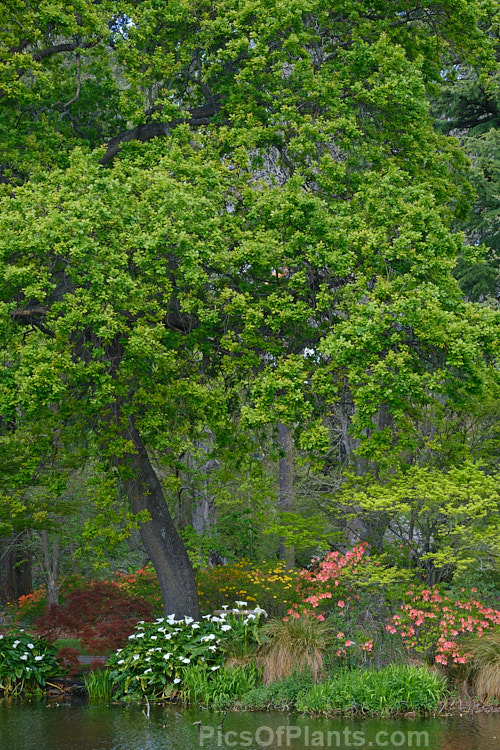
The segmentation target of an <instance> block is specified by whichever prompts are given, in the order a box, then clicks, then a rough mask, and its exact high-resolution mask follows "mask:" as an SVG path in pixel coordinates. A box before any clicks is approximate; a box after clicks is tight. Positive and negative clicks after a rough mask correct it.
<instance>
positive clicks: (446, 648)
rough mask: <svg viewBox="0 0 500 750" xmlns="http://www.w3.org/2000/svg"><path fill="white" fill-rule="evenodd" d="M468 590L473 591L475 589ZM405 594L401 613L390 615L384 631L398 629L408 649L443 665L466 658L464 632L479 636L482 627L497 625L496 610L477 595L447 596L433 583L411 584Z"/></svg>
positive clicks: (468, 655)
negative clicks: (459, 598)
mask: <svg viewBox="0 0 500 750" xmlns="http://www.w3.org/2000/svg"><path fill="white" fill-rule="evenodd" d="M464 593H465V591H464ZM471 593H476V589H472V590H471ZM406 596H407V601H405V602H404V603H403V604H402V605H401V614H399V613H398V614H395V615H394V616H393V617H392V620H391V622H390V623H389V624H388V625H387V626H386V629H387V631H388V632H389V633H398V634H399V635H400V636H401V638H402V640H403V643H404V644H405V646H406V648H407V649H408V650H412V651H416V652H417V653H421V654H423V655H424V656H425V657H426V658H427V659H429V660H434V661H435V662H437V663H438V664H442V665H443V666H452V665H454V664H465V663H466V662H467V660H468V658H469V657H470V653H469V651H468V649H467V641H466V639H465V638H464V636H467V635H471V634H475V635H478V636H481V635H482V634H483V632H484V631H485V630H488V629H490V628H492V627H494V626H495V625H500V611H499V610H498V609H493V608H492V607H486V606H484V605H483V604H481V602H479V601H478V600H477V599H471V600H467V601H462V600H458V599H455V598H450V597H448V596H446V595H445V594H444V593H442V592H441V591H440V590H439V589H438V588H437V587H434V588H416V587H412V588H410V589H409V591H407V592H406Z"/></svg>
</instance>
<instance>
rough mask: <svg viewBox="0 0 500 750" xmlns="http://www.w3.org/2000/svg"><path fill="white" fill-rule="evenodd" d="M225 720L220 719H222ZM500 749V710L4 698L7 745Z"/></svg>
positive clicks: (0, 735)
mask: <svg viewBox="0 0 500 750" xmlns="http://www.w3.org/2000/svg"><path fill="white" fill-rule="evenodd" d="M221 722H222V723H221ZM266 747H267V748H271V749H272V750H275V748H283V749H285V748H289V750H306V748H315V747H316V748H328V747H331V748H340V749H341V750H350V748H360V747H367V748H368V747H372V748H374V750H376V748H382V749H383V750H399V748H401V749H402V750H410V748H411V750H413V749H414V748H428V750H500V715H498V714H481V715H477V716H469V715H463V716H461V717H460V716H454V717H441V718H432V719H431V718H429V719H415V720H410V719H408V720H404V719H398V720H381V719H376V720H374V719H367V720H365V721H359V720H357V721H347V720H345V719H336V720H326V719H325V720H321V719H315V720H312V719H308V718H305V717H302V718H301V717H297V716H287V715H286V714H281V713H272V714H267V713H265V714H261V713H233V712H230V713H228V714H227V715H226V716H225V717H223V715H222V714H210V713H208V712H203V711H195V710H191V711H183V712H181V711H179V710H177V709H175V708H171V707H169V708H152V709H151V714H150V716H149V718H147V717H146V716H145V715H144V714H143V713H142V710H141V708H140V707H137V706H129V707H120V706H110V707H92V706H68V705H59V706H57V705H50V704H47V705H45V704H43V703H38V704H23V705H15V704H11V705H9V704H7V703H6V702H5V701H4V702H1V703H0V748H1V749H2V750H196V748H203V750H216V749H217V750H218V749H219V748H222V749H223V750H224V749H226V748H227V749H228V748H237V750H239V749H240V748H250V750H258V749H259V748H266Z"/></svg>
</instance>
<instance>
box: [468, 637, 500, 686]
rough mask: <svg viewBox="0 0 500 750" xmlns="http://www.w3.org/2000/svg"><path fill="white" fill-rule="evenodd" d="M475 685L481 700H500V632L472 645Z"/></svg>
mask: <svg viewBox="0 0 500 750" xmlns="http://www.w3.org/2000/svg"><path fill="white" fill-rule="evenodd" d="M470 652H471V659H470V668H471V670H472V673H473V675H474V677H473V685H474V689H475V692H476V695H477V697H478V698H481V700H500V630H494V631H492V632H490V633H485V634H484V635H482V636H481V637H480V638H477V639H475V640H474V641H472V642H471V643H470Z"/></svg>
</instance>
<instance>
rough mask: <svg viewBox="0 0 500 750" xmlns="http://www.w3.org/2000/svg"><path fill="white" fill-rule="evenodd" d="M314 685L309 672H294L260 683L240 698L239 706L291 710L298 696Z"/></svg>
mask: <svg viewBox="0 0 500 750" xmlns="http://www.w3.org/2000/svg"><path fill="white" fill-rule="evenodd" d="M313 685H314V681H313V677H312V675H311V673H310V672H308V671H303V672H297V671H296V672H294V673H293V674H291V675H290V676H288V677H284V678H283V679H282V680H276V682H270V683H269V684H268V685H260V686H258V687H255V688H254V689H253V690H250V691H249V692H248V693H246V694H245V695H244V696H243V697H242V699H241V707H242V708H244V709H247V710H250V711H266V710H272V709H277V710H280V711H292V710H294V709H295V705H296V702H297V699H298V698H299V696H301V695H303V694H304V693H306V692H307V691H308V690H309V689H310V688H311V687H312V686H313Z"/></svg>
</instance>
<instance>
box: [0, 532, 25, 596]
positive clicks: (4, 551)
mask: <svg viewBox="0 0 500 750" xmlns="http://www.w3.org/2000/svg"><path fill="white" fill-rule="evenodd" d="M23 537H24V535H23V534H18V535H17V537H14V538H12V537H8V538H4V539H0V603H1V604H6V603H7V602H15V601H17V599H19V597H20V596H25V595H26V594H31V591H32V578H31V551H30V550H29V549H28V548H27V546H25V545H24V538H23Z"/></svg>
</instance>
